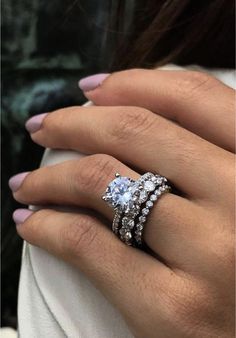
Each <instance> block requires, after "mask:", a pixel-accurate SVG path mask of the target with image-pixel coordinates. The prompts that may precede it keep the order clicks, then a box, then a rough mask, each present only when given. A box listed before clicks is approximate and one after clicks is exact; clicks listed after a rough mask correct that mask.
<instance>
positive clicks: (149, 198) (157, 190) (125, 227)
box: [102, 173, 170, 246]
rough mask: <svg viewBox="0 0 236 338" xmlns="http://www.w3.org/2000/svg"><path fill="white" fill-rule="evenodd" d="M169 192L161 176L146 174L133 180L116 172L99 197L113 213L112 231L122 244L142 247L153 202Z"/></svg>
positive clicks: (168, 187)
mask: <svg viewBox="0 0 236 338" xmlns="http://www.w3.org/2000/svg"><path fill="white" fill-rule="evenodd" d="M169 191H170V186H169V185H168V184H167V179H166V178H165V177H163V176H160V175H155V174H152V173H146V174H144V175H142V176H141V177H140V178H139V179H138V180H136V181H135V180H133V179H131V178H129V177H123V176H120V175H119V174H118V173H117V174H116V175H115V179H114V180H113V181H112V182H111V183H110V184H109V185H108V187H107V189H106V192H105V194H104V195H103V196H102V199H103V200H104V201H106V202H107V203H108V204H109V206H111V207H112V208H113V209H114V210H115V217H114V220H113V224H112V231H113V232H114V233H115V234H116V235H117V236H118V237H119V238H120V240H122V241H123V242H125V244H127V245H132V246H141V245H142V237H143V236H142V235H143V229H144V224H145V222H146V218H147V215H148V214H149V212H150V209H151V208H152V207H153V203H154V202H155V201H156V200H157V199H158V198H159V197H160V196H161V195H162V194H163V193H165V192H169Z"/></svg>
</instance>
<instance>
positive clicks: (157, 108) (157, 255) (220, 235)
mask: <svg viewBox="0 0 236 338" xmlns="http://www.w3.org/2000/svg"><path fill="white" fill-rule="evenodd" d="M234 94H235V93H234V90H232V89H231V88H229V87H227V86H226V85H224V84H222V83H221V82H220V81H218V80H216V79H215V78H213V77H210V76H208V75H206V74H202V73H198V72H189V71H159V70H142V69H135V70H128V71H124V72H119V73H114V74H112V75H110V76H109V77H108V78H107V79H106V80H105V81H104V82H103V83H102V85H101V86H99V87H98V88H97V89H95V90H92V91H90V92H86V93H85V95H86V96H87V98H88V99H90V100H92V101H93V102H94V103H95V104H96V105H97V106H95V107H70V108H65V109H60V110H58V111H55V112H52V113H50V114H48V115H47V116H46V117H45V119H44V121H43V124H42V127H41V129H40V130H39V131H37V132H35V133H33V134H31V137H32V140H33V141H34V142H36V143H38V144H40V145H42V146H44V147H50V148H57V149H58V148H61V149H75V150H78V151H80V152H83V153H86V154H89V155H90V156H88V157H85V158H83V159H80V160H73V161H67V162H64V163H62V164H57V165H54V166H51V167H47V168H41V169H38V170H35V171H33V172H31V173H30V174H29V175H28V176H27V177H26V178H25V179H24V181H23V183H22V184H21V186H20V188H19V189H18V190H17V191H16V192H15V193H14V197H15V199H16V200H17V201H19V202H22V203H25V204H38V205H44V206H45V207H43V209H42V210H40V211H37V212H35V213H33V214H32V215H31V216H30V217H29V218H28V219H27V220H26V221H25V222H24V223H23V224H21V225H19V226H17V231H18V233H19V235H20V236H21V237H22V238H23V239H25V240H26V241H28V242H29V243H31V244H33V245H36V246H39V247H41V248H43V249H45V250H47V251H49V252H50V253H52V254H53V255H56V256H58V257H60V258H62V259H63V260H65V261H67V262H68V263H70V264H73V265H75V266H77V267H78V268H79V269H80V270H82V271H83V272H84V273H85V274H86V275H87V276H88V277H89V278H90V280H91V281H92V282H93V283H94V285H95V286H96V287H97V288H99V289H100V290H101V292H102V293H103V294H104V295H105V296H106V297H107V298H108V299H109V301H110V302H111V303H112V304H114V306H116V307H117V308H118V309H119V311H120V312H121V314H122V315H123V317H124V319H125V321H126V322H127V324H128V326H129V328H130V330H131V332H132V333H133V335H134V336H135V337H142V338H147V337H148V338H152V337H153V338H154V337H155V338H156V337H160V338H165V337H171V338H173V337H175V338H178V337H179V338H183V337H191V338H193V337H204V338H205V337H227V338H228V337H233V336H234V187H233V183H234V154H233V152H234V146H235V140H234V136H235V131H234ZM147 171H151V172H154V173H156V172H157V173H160V174H161V175H164V176H166V177H167V178H168V179H169V180H170V181H171V182H172V184H173V185H174V186H175V187H176V188H177V189H178V191H179V192H180V194H179V195H174V194H173V193H169V194H165V195H164V196H162V197H161V198H160V200H159V201H158V202H157V203H155V206H154V207H153V209H152V212H151V214H150V216H149V217H148V222H147V224H146V226H145V231H144V239H145V242H146V244H147V245H148V247H149V248H150V249H151V250H150V252H145V251H141V250H137V249H134V248H131V247H128V246H126V245H125V244H123V243H122V242H121V241H120V240H119V239H118V238H117V237H116V236H115V235H114V234H113V233H112V232H111V230H110V229H109V226H108V225H107V224H108V223H109V224H110V223H111V221H112V219H113V216H114V213H113V210H112V209H111V208H109V206H108V205H107V204H106V203H105V202H104V201H102V200H101V195H102V194H103V193H104V191H105V189H106V186H107V185H108V183H109V182H110V181H111V180H112V179H113V178H114V174H115V173H116V172H119V173H120V174H121V175H122V176H129V177H132V178H134V179H136V178H138V177H139V175H140V174H141V173H143V172H147ZM58 204H62V205H69V206H71V205H73V206H83V207H86V208H89V209H93V210H95V211H96V212H98V213H99V214H100V215H102V216H103V218H102V219H101V217H99V219H98V218H97V217H96V216H91V215H89V213H88V214H81V213H76V212H74V213H69V212H67V213H65V212H62V211H61V212H59V211H55V210H52V209H49V208H47V207H46V206H47V205H58Z"/></svg>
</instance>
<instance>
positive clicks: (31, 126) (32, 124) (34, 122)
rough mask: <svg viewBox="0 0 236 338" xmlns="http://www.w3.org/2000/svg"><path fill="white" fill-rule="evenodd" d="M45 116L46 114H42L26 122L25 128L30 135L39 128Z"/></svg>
mask: <svg viewBox="0 0 236 338" xmlns="http://www.w3.org/2000/svg"><path fill="white" fill-rule="evenodd" d="M47 115H48V113H44V114H39V115H35V116H33V117H31V118H30V119H29V120H28V121H26V124H25V128H26V129H27V130H28V132H29V133H31V134H32V133H35V132H36V131H38V130H39V129H40V128H41V125H42V122H43V120H44V118H45V117H46V116H47Z"/></svg>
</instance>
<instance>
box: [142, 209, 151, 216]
mask: <svg viewBox="0 0 236 338" xmlns="http://www.w3.org/2000/svg"><path fill="white" fill-rule="evenodd" d="M142 214H143V215H144V216H147V215H148V214H149V210H148V209H147V208H144V209H143V210H142Z"/></svg>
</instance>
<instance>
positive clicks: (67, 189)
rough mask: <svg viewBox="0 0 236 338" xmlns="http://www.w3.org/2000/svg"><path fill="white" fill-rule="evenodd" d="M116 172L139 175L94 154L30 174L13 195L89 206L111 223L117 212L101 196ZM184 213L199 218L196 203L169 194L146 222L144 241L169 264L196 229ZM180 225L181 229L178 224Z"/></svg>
mask: <svg viewBox="0 0 236 338" xmlns="http://www.w3.org/2000/svg"><path fill="white" fill-rule="evenodd" d="M117 171H118V172H119V173H120V174H121V175H122V176H128V177H131V178H133V179H137V178H138V177H139V176H140V175H139V174H138V173H137V172H135V171H133V170H131V169H130V168H128V167H127V166H125V165H124V164H122V163H121V162H119V161H118V160H116V159H114V158H113V157H111V156H108V155H92V156H88V157H85V158H82V159H80V160H73V161H67V162H64V163H61V164H57V165H55V166H50V167H45V168H41V169H38V170H36V171H34V172H32V173H30V174H29V175H27V176H26V177H25V178H24V180H23V182H22V184H21V185H20V187H19V188H18V189H17V190H16V191H15V192H14V197H15V199H16V200H18V201H19V202H22V203H25V204H37V205H44V204H53V205H56V204H62V205H68V206H71V205H73V206H80V207H81V206H82V207H87V208H90V209H93V210H95V211H98V212H99V213H101V214H102V215H103V216H105V217H106V218H107V219H109V221H110V222H111V221H112V219H113V217H114V212H113V210H112V209H111V208H109V206H108V205H107V204H106V203H104V201H102V199H101V196H102V195H103V193H104V191H105V189H106V187H107V185H108V184H109V182H110V181H111V180H113V179H114V174H115V173H116V172H117ZM68 173H69V175H68ZM185 213H186V214H187V215H191V217H194V216H195V217H196V213H197V206H196V205H195V204H194V202H191V201H188V200H186V199H185V198H182V197H179V196H176V195H173V194H167V195H166V196H163V197H162V198H161V199H160V201H158V202H157V203H156V204H155V206H154V208H153V211H152V213H151V214H150V218H148V222H147V224H146V225H145V231H144V240H145V242H146V243H147V245H148V246H149V247H150V248H151V249H152V250H153V251H154V252H156V253H157V254H158V255H160V256H162V257H163V258H164V259H165V260H166V261H168V262H170V263H171V262H173V261H176V259H177V260H180V259H181V257H179V252H181V251H179V244H178V243H180V242H181V245H182V246H183V248H185V249H186V243H185V242H184V237H185V240H186V242H188V236H191V237H192V235H191V233H192V231H194V228H191V227H190V226H186V224H187V221H188V218H187V220H186V215H185ZM196 218H197V217H196ZM181 224H182V225H183V226H182V228H181V226H179V225H181ZM180 238H181V241H180V240H179V239H180ZM176 244H177V245H176ZM177 257H178V258H177ZM179 263H180V261H179Z"/></svg>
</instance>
